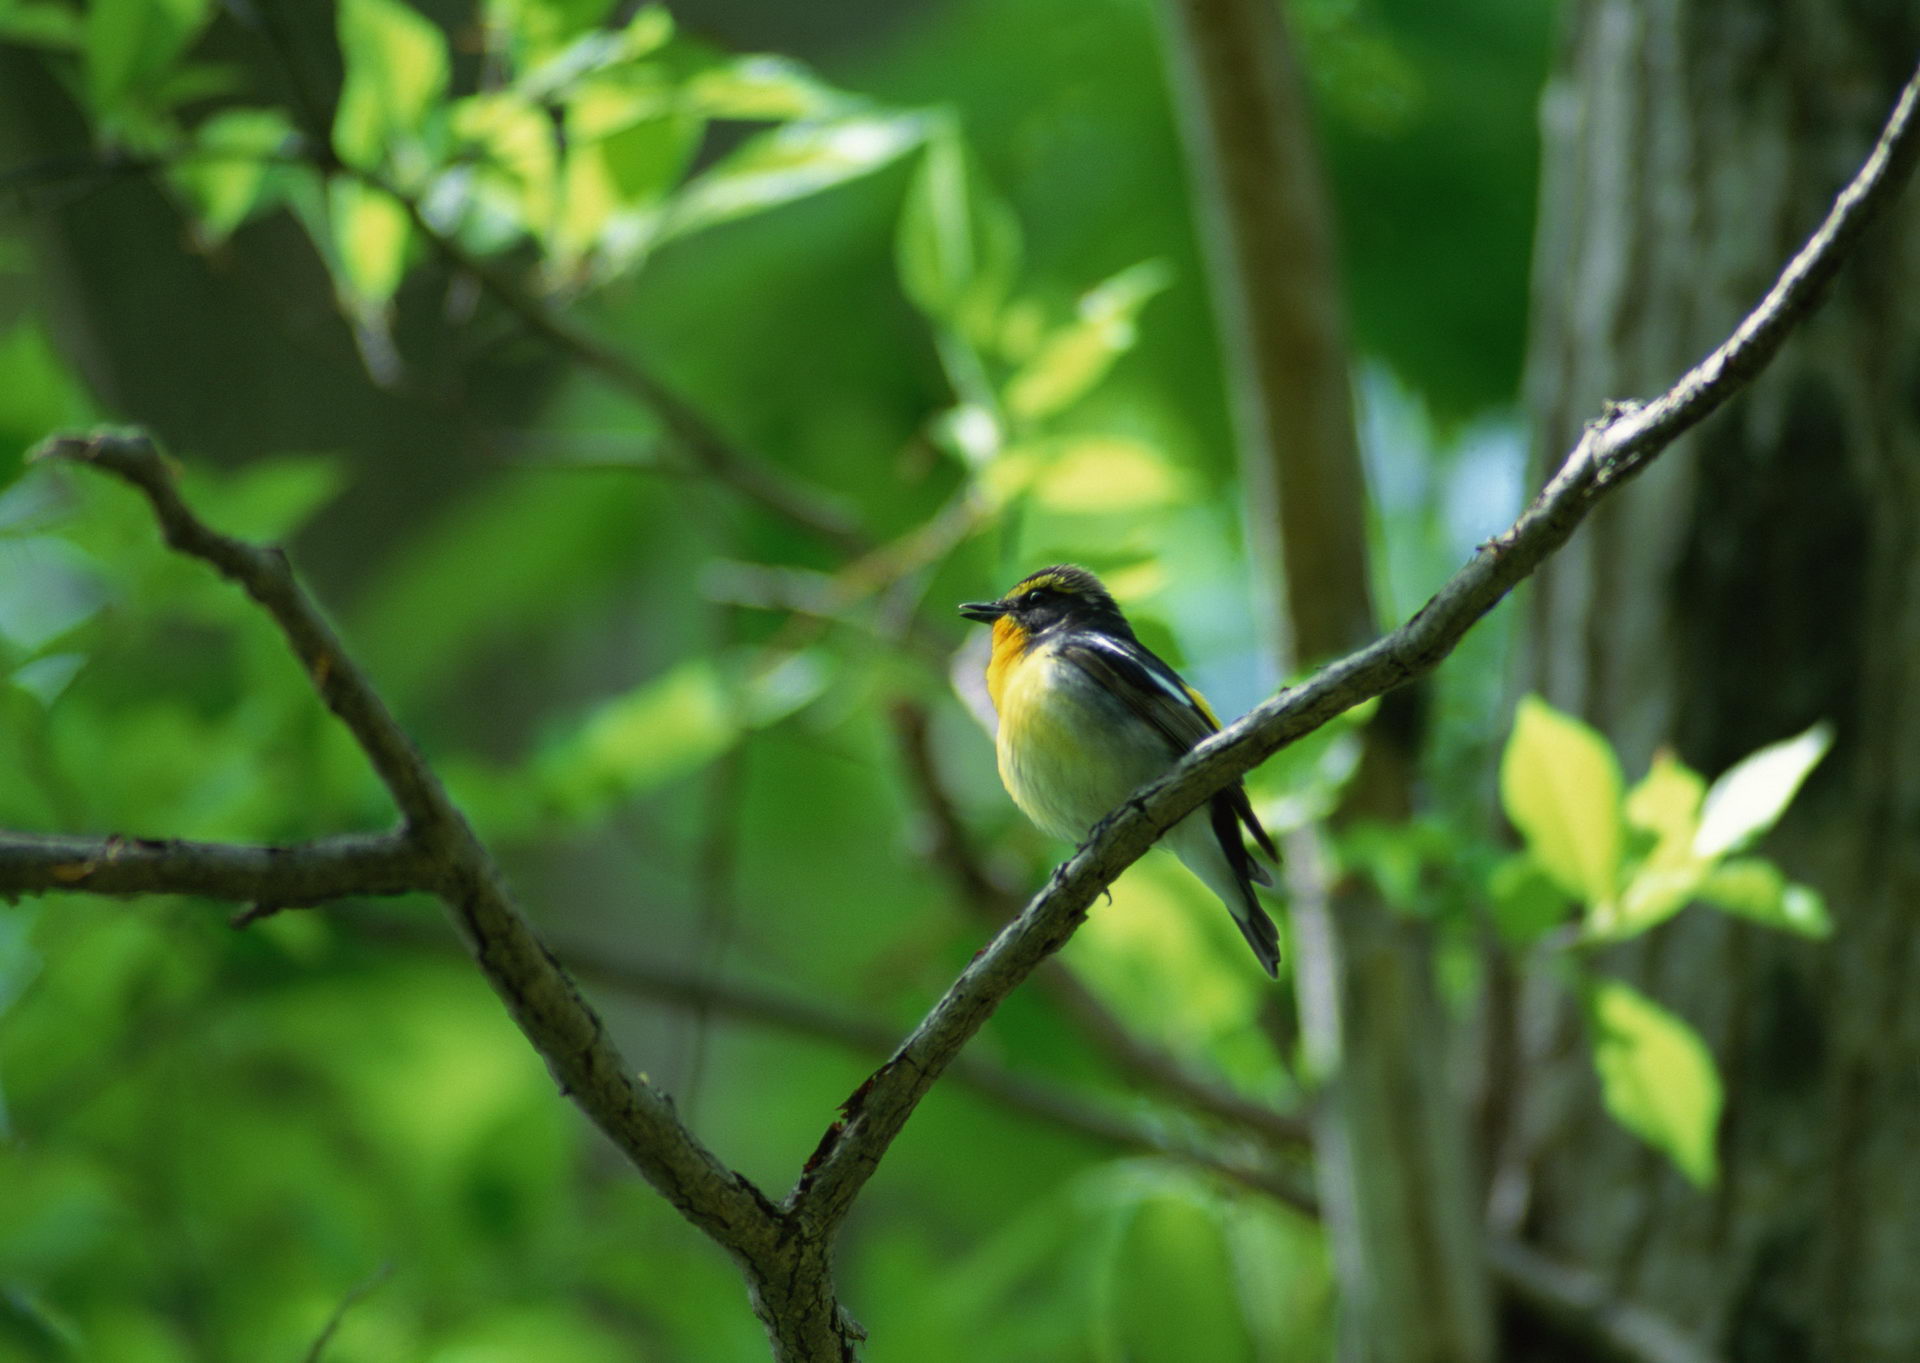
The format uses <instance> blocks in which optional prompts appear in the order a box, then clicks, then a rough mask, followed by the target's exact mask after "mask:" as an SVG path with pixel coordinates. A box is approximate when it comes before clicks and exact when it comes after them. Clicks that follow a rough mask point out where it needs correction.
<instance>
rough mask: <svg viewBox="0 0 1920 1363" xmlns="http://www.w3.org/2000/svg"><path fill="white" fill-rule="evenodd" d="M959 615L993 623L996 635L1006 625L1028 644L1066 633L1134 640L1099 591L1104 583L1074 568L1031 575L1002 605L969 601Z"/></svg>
mask: <svg viewBox="0 0 1920 1363" xmlns="http://www.w3.org/2000/svg"><path fill="white" fill-rule="evenodd" d="M960 614H962V615H964V616H966V617H967V619H969V620H978V621H980V622H981V623H982V624H989V623H991V624H993V625H994V626H995V629H996V632H998V631H999V630H1000V629H1001V627H1002V622H1005V624H1006V626H1009V627H1016V628H1017V629H1018V630H1019V632H1020V633H1021V634H1022V635H1024V636H1026V637H1027V638H1034V637H1037V636H1039V635H1041V634H1045V633H1047V632H1048V631H1049V630H1054V629H1059V628H1062V627H1065V628H1068V629H1097V630H1101V631H1104V632H1105V633H1108V634H1118V635H1120V636H1121V637H1122V638H1131V637H1132V636H1133V631H1132V630H1131V629H1130V628H1129V627H1128V625H1127V618H1126V616H1124V615H1122V614H1121V613H1120V608H1119V607H1118V606H1116V605H1115V604H1114V603H1113V597H1112V596H1110V595H1109V594H1108V592H1107V589H1106V588H1105V587H1103V586H1101V585H1100V579H1099V578H1097V577H1095V576H1094V575H1093V574H1092V573H1090V572H1088V571H1087V570H1086V569H1085V568H1076V567H1075V566H1073V565H1072V564H1070V563H1058V564H1055V565H1054V566H1053V567H1051V568H1042V569H1041V570H1040V571H1039V572H1037V573H1029V574H1028V575H1027V576H1025V577H1023V578H1021V579H1020V580H1019V581H1018V582H1016V583H1014V584H1013V587H1012V589H1011V590H1010V591H1008V592H1007V594H1006V595H1005V596H1003V597H1001V598H1000V599H999V600H998V601H969V602H968V603H967V604H965V605H964V606H962V607H960Z"/></svg>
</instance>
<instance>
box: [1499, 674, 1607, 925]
mask: <svg viewBox="0 0 1920 1363" xmlns="http://www.w3.org/2000/svg"><path fill="white" fill-rule="evenodd" d="M1620 786H1621V781H1620V764H1619V762H1618V761H1617V760H1616V759H1615V758H1614V755H1613V749H1612V748H1610V747H1609V746H1607V741H1606V740H1605V739H1604V738H1602V737H1601V736H1600V735H1599V734H1598V733H1597V732H1595V731H1594V730H1593V729H1592V728H1591V727H1590V726H1588V725H1586V724H1582V723H1581V722H1580V721H1579V720H1577V719H1574V718H1572V717H1571V716H1568V715H1563V714H1561V713H1560V712H1559V711H1558V710H1555V709H1554V708H1553V707H1552V706H1550V705H1548V704H1547V703H1546V702H1545V701H1543V700H1541V699H1540V698H1539V697H1538V696H1525V697H1522V699H1521V701H1520V707H1519V711H1518V712H1517V713H1516V714H1515V716H1514V723H1513V734H1512V736H1511V737H1510V738H1509V739H1508V740H1507V748H1506V752H1505V753H1504V754H1503V755H1502V756H1501V759H1500V800H1501V804H1502V806H1503V807H1504V808H1505V810H1506V813H1507V818H1508V819H1509V820H1511V821H1512V823H1513V826H1514V827H1515V828H1518V829H1519V830H1520V832H1521V835H1522V836H1523V837H1525V838H1526V840H1527V850H1528V851H1530V852H1532V853H1533V855H1534V856H1535V857H1537V858H1539V860H1540V864H1541V866H1542V867H1544V868H1545V869H1546V872H1547V874H1548V875H1550V876H1552V877H1553V879H1554V881H1555V883H1557V884H1558V885H1559V886H1560V888H1561V889H1563V890H1565V891H1566V892H1567V893H1568V894H1570V895H1573V896H1574V897H1575V898H1577V899H1580V900H1582V901H1584V902H1586V903H1588V904H1604V903H1606V902H1607V901H1608V900H1610V899H1612V897H1613V894H1614V891H1615V888H1616V885H1617V883H1618V879H1619V874H1620V850H1621V829H1620Z"/></svg>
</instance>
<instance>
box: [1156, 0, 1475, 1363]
mask: <svg viewBox="0 0 1920 1363" xmlns="http://www.w3.org/2000/svg"><path fill="white" fill-rule="evenodd" d="M1162 14H1163V16H1164V19H1165V22H1166V27H1167V32H1168V47H1169V52H1170V57H1171V65H1172V69H1173V75H1174V85H1175V89H1176V93H1177V95H1178V98H1179V104H1180V110H1179V112H1180V115H1181V124H1182V131H1183V133H1184V135H1185V140H1186V145H1187V149H1188V160H1189V162H1190V164H1191V166H1192V169H1193V179H1194V202H1195V204H1196V205H1197V207H1198V217H1199V220H1200V221H1199V226H1200V228H1201V233H1202V236H1203V237H1204V238H1205V241H1206V245H1207V248H1208V250H1207V256H1208V266H1209V275H1210V281H1211V283H1212V285H1213V297H1214V311H1215V315H1216V325H1217V326H1218V329H1219V334H1220V344H1221V351H1222V353H1223V355H1224V357H1225V362H1226V368H1227V372H1228V377H1229V383H1230V385H1231V396H1232V399H1233V409H1234V418H1235V420H1234V428H1235V436H1236V442H1237V444H1238V446H1239V454H1240V467H1241V470H1242V475H1243V478H1242V481H1243V483H1244V485H1245V488H1246V500H1247V524H1248V542H1249V545H1250V546H1251V548H1252V550H1253V554H1254V557H1255V559H1256V560H1257V566H1258V569H1259V577H1258V579H1257V587H1258V589H1259V590H1258V595H1259V596H1260V598H1261V600H1262V604H1263V605H1265V606H1268V607H1269V609H1270V611H1271V619H1272V621H1273V628H1272V629H1271V631H1270V632H1271V635H1272V636H1273V637H1275V638H1277V639H1284V640H1286V641H1287V643H1288V646H1289V647H1288V649H1287V650H1286V651H1287V652H1290V653H1291V655H1292V656H1291V658H1290V659H1289V660H1288V662H1289V663H1290V664H1298V663H1301V662H1318V661H1321V660H1323V659H1326V658H1331V657H1334V656H1337V655H1339V654H1341V653H1344V652H1346V651H1347V650H1349V649H1353V648H1356V647H1359V646H1360V645H1362V644H1364V643H1366V642H1368V641H1369V640H1370V639H1372V638H1373V637H1374V635H1375V634H1376V633H1377V632H1378V630H1377V622H1376V620H1375V617H1374V609H1373V600H1372V593H1371V589H1370V586H1369V582H1368V573H1367V530H1366V486H1365V480H1364V478H1363V476H1362V473H1361V466H1360V454H1359V440H1358V438H1357V435H1356V433H1355V430H1354V421H1353V396H1352V387H1351V384H1350V382H1349V378H1348V372H1347V342H1346V335H1345V329H1344V318H1343V308H1342V305H1341V298H1340V285H1339V279H1340V273H1339V269H1338V266H1337V263H1336V262H1335V259H1334V250H1333V232H1332V230H1331V223H1330V212H1329V209H1328V206H1327V203H1326V194H1325V189H1324V186H1323V185H1322V182H1321V176H1320V169H1319V163H1318V159H1317V157H1316V156H1315V154H1314V148H1313V138H1312V133H1311V130H1310V128H1309V127H1308V122H1307V111H1306V107H1305V101H1304V99H1303V97H1302V93H1301V83H1300V78H1299V73H1298V69H1297V67H1296V65H1295V63H1294V60H1293V56H1292V52H1291V49H1290V46H1289V42H1288V33H1287V29H1286V23H1285V19H1284V16H1283V12H1282V10H1281V8H1280V6H1278V5H1276V4H1274V3H1272V0H1165V3H1164V4H1163V5H1162ZM1283 670H1284V669H1283ZM1415 728H1416V724H1415V722H1414V716H1413V703H1412V701H1411V700H1410V698H1409V695H1408V693H1406V692H1401V693H1398V694H1396V695H1394V696H1390V697H1388V698H1387V703H1386V705H1385V706H1384V707H1383V708H1382V711H1381V713H1380V715H1379V717H1378V718H1377V719H1376V720H1375V722H1374V723H1373V724H1372V725H1370V726H1369V728H1368V732H1367V736H1366V750H1365V759H1364V761H1363V762H1362V764H1361V768H1360V771H1359V772H1358V773H1357V774H1356V775H1355V777H1354V779H1353V781H1352V782H1351V784H1350V785H1349V786H1348V789H1347V792H1346V796H1345V800H1344V804H1343V807H1342V808H1341V810H1340V811H1339V812H1338V813H1337V815H1336V816H1335V823H1336V825H1338V824H1341V823H1344V822H1348V821H1352V820H1359V819H1380V820H1388V821H1393V822H1399V821H1402V820H1404V819H1406V818H1407V817H1408V815H1409V813H1410V811H1411V805H1412V784H1413V782H1412V766H1413V750H1414V747H1415V742H1416V740H1415V734H1414V730H1415ZM1287 851H1288V858H1289V862H1290V864H1289V866H1288V867H1287V874H1286V881H1287V885H1288V888H1289V891H1290V893H1291V897H1292V901H1293V902H1292V905H1291V916H1292V919H1293V928H1294V934H1293V941H1294V946H1295V949H1296V951H1297V953H1298V957H1299V959H1298V961H1297V963H1296V965H1295V978H1296V979H1297V981H1298V984H1299V995H1300V1004H1301V1007H1300V1016H1301V1027H1302V1030H1303V1032H1304V1034H1305V1036H1306V1040H1307V1047H1308V1051H1309V1054H1310V1056H1311V1057H1312V1062H1313V1066H1314V1068H1315V1070H1316V1072H1318V1073H1319V1074H1320V1075H1321V1076H1322V1077H1324V1079H1325V1081H1326V1092H1325V1093H1324V1094H1323V1095H1322V1098H1323V1101H1321V1102H1320V1103H1319V1104H1318V1105H1317V1109H1316V1112H1315V1120H1314V1145H1315V1150H1316V1153H1317V1154H1318V1156H1319V1166H1318V1173H1319V1183H1320V1188H1321V1190H1322V1194H1323V1203H1324V1209H1325V1215H1326V1221H1327V1233H1328V1236H1329V1239H1330V1242H1331V1245H1332V1249H1333V1256H1334V1262H1335V1265H1336V1271H1337V1275H1338V1278H1339V1283H1340V1292H1341V1345H1340V1356H1341V1358H1342V1360H1344V1361H1345V1363H1481V1361H1482V1360H1484V1359H1485V1358H1486V1357H1487V1355H1488V1350H1489V1339H1490V1336H1491V1334H1492V1308H1491V1303H1490V1298H1491V1294H1490V1292H1489V1290H1488V1286H1487V1274H1486V1265H1485V1262H1484V1258H1483V1254H1482V1246H1481V1227H1480V1222H1479V1218H1478V1215H1477V1213H1476V1209H1475V1206H1474V1199H1473V1185H1472V1177H1471V1173H1470V1170H1471V1169H1472V1167H1473V1166H1472V1162H1471V1161H1470V1160H1469V1159H1468V1158H1467V1156H1466V1145H1467V1142H1466V1132H1465V1130H1464V1128H1463V1124H1462V1123H1461V1121H1460V1120H1459V1111H1458V1105H1457V1103H1456V1101H1455V1094H1454V1092H1453V1089H1452V1085H1451V1082H1450V1081H1451V1077H1452V1069H1451V1067H1450V1066H1449V1064H1448V1062H1447V1053H1446V1044H1445V1038H1446V1035H1447V1032H1446V1028H1445V1026H1444V1018H1443V1015H1442V1010H1441V1007H1440V1003H1439V1000H1438V998H1437V997H1436V996H1435V991H1434V987H1433V961H1432V952H1431V944H1430V943H1429V941H1428V940H1427V935H1426V932H1425V929H1424V927H1423V926H1422V925H1419V924H1414V923H1410V922H1408V921H1406V920H1405V919H1404V918H1400V917H1397V916H1396V915H1394V914H1393V913H1392V912H1391V911H1390V910H1389V909H1388V908H1387V906H1386V905H1385V904H1383V903H1381V902H1380V899H1379V896H1378V895H1377V894H1375V893H1373V891H1372V890H1371V888H1370V887H1369V886H1367V885H1366V884H1365V883H1363V882H1361V881H1360V880H1359V879H1358V878H1355V877H1352V876H1345V877H1336V876H1334V875H1333V874H1332V873H1331V871H1330V860H1331V859H1330V858H1329V857H1328V856H1327V855H1326V851H1325V848H1324V845H1323V839H1322V838H1321V837H1320V835H1319V834H1318V833H1317V832H1303V833H1302V834H1301V835H1299V836H1298V837H1296V838H1293V839H1289V841H1288V848H1287Z"/></svg>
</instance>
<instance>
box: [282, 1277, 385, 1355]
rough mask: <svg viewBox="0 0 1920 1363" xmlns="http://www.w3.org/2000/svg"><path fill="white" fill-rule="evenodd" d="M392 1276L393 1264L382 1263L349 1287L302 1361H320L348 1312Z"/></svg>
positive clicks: (309, 1346)
mask: <svg viewBox="0 0 1920 1363" xmlns="http://www.w3.org/2000/svg"><path fill="white" fill-rule="evenodd" d="M392 1276H393V1265H392V1264H382V1265H380V1267H378V1268H376V1269H374V1271H373V1272H371V1273H369V1274H368V1275H367V1276H366V1277H364V1278H362V1279H361V1280H360V1281H359V1282H357V1283H355V1284H354V1285H353V1286H352V1287H350V1288H348V1289H347V1295H346V1296H344V1297H342V1298H341V1299H340V1304H339V1305H338V1306H336V1307H334V1308H333V1314H331V1315H329V1316H328V1317H327V1323H326V1324H325V1325H322V1326H321V1327H320V1333H319V1334H317V1335H315V1336H314V1337H313V1343H312V1344H310V1345H308V1346H307V1351H306V1353H305V1354H303V1355H302V1356H301V1363H320V1356H321V1355H322V1354H324V1353H325V1352H326V1351H327V1345H329V1344H331V1343H332V1342H333V1336H334V1333H335V1332H336V1331H337V1330H339V1328H340V1322H341V1321H343V1320H345V1319H346V1318H347V1312H349V1311H351V1310H352V1309H353V1308H354V1307H355V1306H358V1305H359V1304H360V1303H361V1302H362V1301H364V1300H365V1299H366V1298H367V1296H368V1295H369V1294H371V1293H372V1292H373V1290H374V1289H375V1288H377V1287H379V1286H380V1284H382V1283H384V1282H385V1281H386V1280H387V1279H388V1278H390V1277H392Z"/></svg>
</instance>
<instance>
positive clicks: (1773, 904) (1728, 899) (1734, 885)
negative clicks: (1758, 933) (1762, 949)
mask: <svg viewBox="0 0 1920 1363" xmlns="http://www.w3.org/2000/svg"><path fill="white" fill-rule="evenodd" d="M1699 897H1700V898H1701V899H1704V900H1705V901H1706V902H1707V903H1709V904H1712V905H1713V906H1714V907H1716V908H1721V909H1725V910H1726V911H1727V912H1728V913H1734V914H1738V915H1740V916H1741V917H1742V918H1751V919H1752V920H1753V921H1754V922H1756V923H1762V924H1765V925H1766V926H1767V927H1770V928H1779V929H1781V930H1782V931H1785V932H1795V933H1799V934H1800V935H1801V936H1802V937H1828V936H1831V935H1832V933H1833V922H1832V920H1831V919H1829V918H1828V917H1827V906H1826V902H1825V901H1824V900H1823V899H1822V898H1821V897H1820V893H1819V891H1817V890H1814V889H1813V888H1811V887H1810V886H1806V885H1798V884H1793V883H1791V882H1789V881H1788V880H1787V878H1786V876H1785V875H1784V874H1782V873H1781V870H1780V868H1779V867H1777V866H1775V865H1774V864H1773V863H1772V862H1770V861H1762V860H1761V859H1760V858H1758V857H1735V858H1733V859H1731V860H1728V861H1723V862H1721V863H1720V864H1719V865H1718V866H1716V867H1714V868H1713V871H1712V873H1711V874H1709V875H1707V876H1706V877H1705V878H1704V879H1702V881H1701V882H1700V889H1699Z"/></svg>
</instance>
